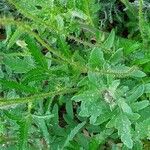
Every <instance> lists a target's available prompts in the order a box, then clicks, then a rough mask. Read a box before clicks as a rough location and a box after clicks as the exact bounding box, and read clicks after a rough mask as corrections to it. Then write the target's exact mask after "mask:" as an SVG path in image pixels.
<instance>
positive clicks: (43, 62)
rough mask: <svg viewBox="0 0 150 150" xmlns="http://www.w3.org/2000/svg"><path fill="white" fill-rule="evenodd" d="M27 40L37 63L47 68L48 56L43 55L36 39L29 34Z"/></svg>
mask: <svg viewBox="0 0 150 150" xmlns="http://www.w3.org/2000/svg"><path fill="white" fill-rule="evenodd" d="M25 41H26V43H27V48H28V49H29V51H30V53H31V55H32V56H33V58H34V60H35V62H36V63H37V65H38V66H40V67H43V68H46V69H47V67H48V64H47V61H46V58H45V57H44V56H43V54H42V52H41V50H40V48H39V47H38V46H37V43H36V41H35V40H34V39H33V38H31V37H30V36H27V37H26V39H25Z"/></svg>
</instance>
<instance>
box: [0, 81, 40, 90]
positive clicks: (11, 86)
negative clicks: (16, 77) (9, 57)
mask: <svg viewBox="0 0 150 150" xmlns="http://www.w3.org/2000/svg"><path fill="white" fill-rule="evenodd" d="M0 84H1V85H2V86H3V87H5V88H7V89H11V90H12V89H15V90H17V91H21V92H26V93H37V92H38V91H37V89H36V88H35V87H31V86H27V85H23V84H20V83H18V82H15V81H8V80H0Z"/></svg>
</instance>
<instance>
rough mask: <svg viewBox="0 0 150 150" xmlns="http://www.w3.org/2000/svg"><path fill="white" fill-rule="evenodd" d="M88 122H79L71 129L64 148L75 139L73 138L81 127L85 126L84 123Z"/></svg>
mask: <svg viewBox="0 0 150 150" xmlns="http://www.w3.org/2000/svg"><path fill="white" fill-rule="evenodd" d="M85 124H86V122H85V121H84V122H82V123H79V124H78V125H77V126H76V127H75V128H74V129H73V130H71V132H70V134H69V135H68V137H67V139H66V140H65V143H64V145H63V146H62V150H63V149H64V148H65V147H66V146H68V145H69V142H70V141H72V140H73V138H74V137H75V135H76V134H77V133H78V132H79V130H80V129H81V128H83V127H84V125H85Z"/></svg>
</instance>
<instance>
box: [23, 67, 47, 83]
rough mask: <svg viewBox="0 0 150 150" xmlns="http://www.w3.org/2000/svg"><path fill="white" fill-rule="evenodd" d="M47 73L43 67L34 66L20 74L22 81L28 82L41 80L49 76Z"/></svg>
mask: <svg viewBox="0 0 150 150" xmlns="http://www.w3.org/2000/svg"><path fill="white" fill-rule="evenodd" d="M49 76H50V75H49V74H48V73H47V72H46V71H45V70H44V69H43V68H34V69H32V70H30V71H28V72H27V73H26V74H25V75H23V76H22V81H21V82H22V83H23V84H28V83H30V82H33V81H36V82H38V81H43V80H46V79H48V78H49Z"/></svg>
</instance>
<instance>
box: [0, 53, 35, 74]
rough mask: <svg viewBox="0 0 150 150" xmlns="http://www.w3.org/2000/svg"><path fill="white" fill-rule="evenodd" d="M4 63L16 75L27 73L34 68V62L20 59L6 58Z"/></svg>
mask: <svg viewBox="0 0 150 150" xmlns="http://www.w3.org/2000/svg"><path fill="white" fill-rule="evenodd" d="M3 63H4V64H5V65H6V66H8V67H9V68H10V69H11V70H13V71H14V72H15V73H26V72H28V71H29V70H31V69H33V68H34V62H33V61H32V60H31V59H26V58H25V57H24V58H23V59H20V58H19V57H13V56H9V57H8V56H4V59H3Z"/></svg>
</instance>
